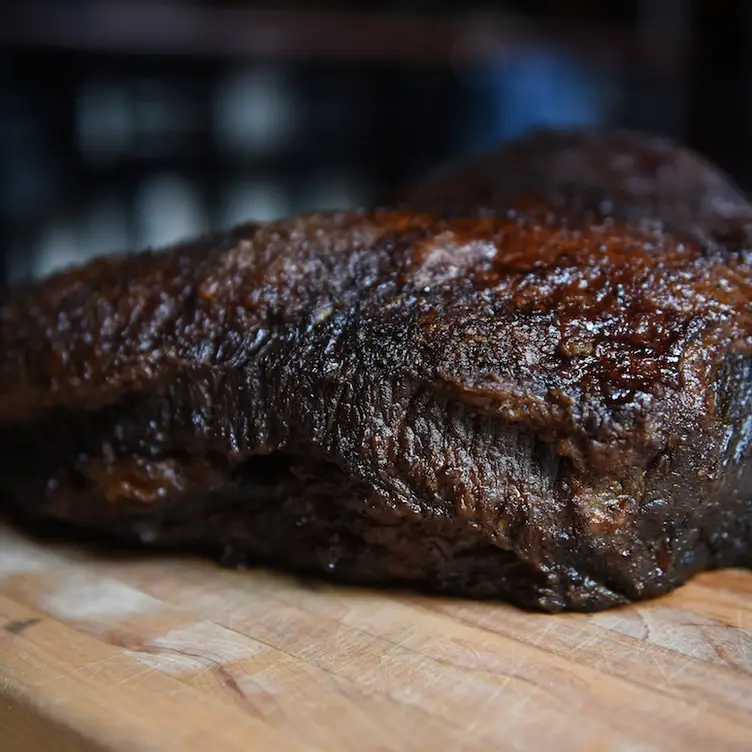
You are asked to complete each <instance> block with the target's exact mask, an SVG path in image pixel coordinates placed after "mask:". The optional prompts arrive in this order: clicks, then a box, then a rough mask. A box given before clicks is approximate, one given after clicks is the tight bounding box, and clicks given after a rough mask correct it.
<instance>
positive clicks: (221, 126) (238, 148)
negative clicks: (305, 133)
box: [214, 70, 297, 155]
mask: <svg viewBox="0 0 752 752" xmlns="http://www.w3.org/2000/svg"><path fill="white" fill-rule="evenodd" d="M214 118H215V130H216V137H217V139H218V143H219V146H220V147H221V148H223V149H226V150H227V151H230V152H239V153H241V154H246V155H254V154H264V153H270V152H276V151H278V150H279V149H281V148H282V147H284V146H285V145H286V144H287V143H288V142H289V140H290V139H291V137H292V136H293V135H294V132H295V126H296V118H297V102H296V98H295V91H294V89H293V88H292V86H291V84H290V82H289V81H288V79H287V77H286V76H285V75H284V74H283V73H281V72H278V71H272V70H251V71H244V72H241V73H238V74H234V75H231V76H229V77H228V78H227V79H226V80H225V81H224V82H223V83H222V84H221V85H220V86H219V87H218V90H217V95H216V100H215V102H214Z"/></svg>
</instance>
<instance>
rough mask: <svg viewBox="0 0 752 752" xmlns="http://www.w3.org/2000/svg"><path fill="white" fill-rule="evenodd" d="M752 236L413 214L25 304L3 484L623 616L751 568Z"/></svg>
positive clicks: (334, 566) (111, 270)
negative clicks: (718, 238)
mask: <svg viewBox="0 0 752 752" xmlns="http://www.w3.org/2000/svg"><path fill="white" fill-rule="evenodd" d="M751 281H752V269H751V268H750V265H749V263H748V259H747V258H746V257H745V254H744V253H741V252H732V251H730V250H725V249H723V248H718V247H715V246H714V247H704V246H702V245H700V244H698V243H695V242H694V241H691V240H686V239H685V240H682V239H680V238H675V237H673V236H671V235H668V234H664V233H663V232H661V231H658V230H649V229H636V228H633V227H629V226H627V225H623V224H618V223H617V224H609V225H591V226H582V227H579V228H573V227H569V226H568V225H567V223H566V222H564V221H560V220H559V219H557V218H556V217H555V216H549V217H548V221H547V222H545V223H541V222H540V221H539V220H537V219H536V220H535V221H528V220H526V219H525V218H524V217H517V218H516V219H507V218H490V217H489V218H471V219H452V220H449V219H447V220H440V219H436V218H433V217H431V216H428V215H422V214H416V213H410V212H402V213H401V212H389V211H382V212H371V213H363V212H360V213H350V214H330V215H312V216H307V217H302V218H297V219H292V220H288V221H282V222H277V223H271V224H266V225H247V226H243V227H239V228H237V229H235V230H234V231H232V232H228V233H227V234H225V235H220V236H215V237H211V238H206V239H204V240H202V241H199V242H195V243H188V244H185V245H181V246H177V247H174V248H170V249H166V250H164V251H161V252H157V253H142V254H137V255H133V256H125V257H120V258H108V259H102V260H98V261H95V262H92V263H91V264H89V265H87V266H84V267H82V268H79V269H74V270H72V271H69V272H66V273H63V274H60V275H57V276H54V277H51V278H49V279H47V280H43V281H41V282H38V283H35V284H31V285H28V286H25V287H23V288H17V289H14V290H11V291H9V292H7V293H6V295H5V298H4V300H3V302H2V308H1V309H0V343H1V344H2V351H1V354H0V442H1V444H2V446H1V447H0V449H1V450H2V452H1V453H0V456H1V457H2V460H1V461H2V468H1V470H2V473H1V475H0V477H1V478H2V481H1V482H2V494H3V496H2V499H3V502H4V503H5V504H6V505H9V506H12V507H14V508H15V509H16V510H17V511H21V512H22V513H23V514H24V515H26V516H28V517H29V518H31V519H44V518H46V519H55V520H60V521H65V522H68V523H72V524H74V525H77V526H79V527H81V528H88V529H90V530H95V531H100V532H102V533H106V534H108V535H116V536H119V537H121V538H123V539H126V540H133V541H142V542H146V543H159V544H163V545H168V546H189V547H200V548H203V549H205V550H207V551H210V552H212V553H215V554H217V555H221V554H222V553H223V552H224V554H225V555H228V554H229V555H231V556H235V555H237V556H247V557H248V558H250V559H251V560H259V561H263V562H270V563H274V564H279V565H283V566H285V567H289V568H294V569H297V570H306V571H320V572H328V573H330V574H332V575H333V576H335V577H338V578H340V579H343V580H349V581H356V582H378V583H388V582H399V583H409V584H413V585H416V586H420V587H427V588H429V589H431V590H434V591H440V592H449V593H455V594H463V595H470V596H477V597H489V596H491V597H503V598H507V599H510V600H512V601H514V602H516V603H519V604H522V605H526V606H533V607H538V608H542V609H546V610H552V611H555V610H560V609H567V608H569V609H583V610H592V609H598V608H605V607H609V606H612V605H615V604H618V603H624V602H627V601H630V600H635V599H639V598H644V597H650V596H655V595H658V594H660V593H664V592H666V591H668V590H670V589H671V588H673V587H675V586H677V585H678V584H680V583H682V582H684V581H685V580H686V579H687V578H688V577H690V576H691V575H692V574H693V573H695V572H697V571H700V570H702V569H705V568H708V567H714V566H721V565H733V564H746V563H748V562H749V560H750V549H751V546H750V544H751V543H752V503H751V501H750V500H751V499H752V493H751V492H752V475H751V471H750V469H749V466H750V463H749V458H750V451H752V450H751V449H750V439H751V437H752V391H751V390H750V386H751V384H750V381H751V380H752V368H751V366H750V359H749V353H750V348H749V346H750V334H751V333H752V326H751V323H752V319H751V318H750V313H751V312H752V309H751V308H750V290H751V289H752V288H750V282H751Z"/></svg>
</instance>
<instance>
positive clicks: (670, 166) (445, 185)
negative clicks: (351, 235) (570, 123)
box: [390, 129, 752, 246]
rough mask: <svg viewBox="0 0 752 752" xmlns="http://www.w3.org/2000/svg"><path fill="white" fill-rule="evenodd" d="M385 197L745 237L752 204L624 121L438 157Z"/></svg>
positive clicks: (702, 166)
mask: <svg viewBox="0 0 752 752" xmlns="http://www.w3.org/2000/svg"><path fill="white" fill-rule="evenodd" d="M390 203H396V204H399V205H402V206H403V207H406V208H411V209H415V210H417V211H428V212H431V213H439V214H445V215H446V214H454V215H463V214H477V213H478V210H479V209H481V210H485V211H491V212H494V211H495V212H501V213H506V212H507V211H508V210H510V209H511V210H513V211H515V212H517V211H520V210H522V211H524V212H525V213H527V214H528V215H537V216H540V217H544V216H545V215H546V214H547V213H553V214H554V215H559V216H561V215H563V214H564V215H567V216H568V217H569V218H570V219H575V220H580V221H584V222H586V223H590V222H593V221H600V220H601V219H603V218H607V217H609V218H615V219H617V220H625V221H629V222H632V223H635V224H653V225H655V224H656V223H657V224H658V226H663V227H664V228H665V229H669V230H672V231H680V232H685V233H691V234H693V235H695V237H696V238H698V239H700V240H701V241H708V240H710V241H716V242H720V243H722V244H724V245H726V246H729V245H744V244H752V242H751V240H752V208H750V205H749V203H748V202H747V198H746V196H745V195H744V194H743V192H742V190H741V189H740V188H739V187H738V186H737V185H736V184H735V183H734V181H733V180H732V179H731V178H730V177H729V176H728V175H726V174H725V173H724V172H723V171H721V170H719V169H718V168H717V167H715V166H714V165H712V164H710V163H709V162H707V161H706V160H705V159H703V158H702V157H701V156H700V155H699V154H697V153H695V152H694V151H692V150H691V149H687V148H685V147H683V146H681V145H680V144H678V143H676V142H674V141H673V140H671V139H669V138H666V137H663V136H658V135H653V134H643V133H636V132H632V131H619V130H617V131H605V132H604V131H598V130H592V131H589V130H572V131H567V130H563V131H562V130H549V129H540V130H536V131H533V132H531V133H529V134H527V135H525V136H523V137H521V138H519V139H515V140H513V141H510V142H508V143H507V144H504V145H502V146H500V147H497V148H495V149H493V150H490V151H486V152H483V153H481V154H477V155H473V156H470V157H466V158H464V159H461V160H458V161H456V162H454V163H452V164H448V165H445V166H442V167H440V168H438V169H437V170H436V171H434V172H432V173H430V174H428V175H427V176H425V177H424V178H422V179H419V180H417V181H415V182H414V183H413V184H411V185H409V186H406V187H405V188H403V189H402V190H401V191H400V192H399V194H398V195H397V196H396V197H394V200H393V201H391V202H390Z"/></svg>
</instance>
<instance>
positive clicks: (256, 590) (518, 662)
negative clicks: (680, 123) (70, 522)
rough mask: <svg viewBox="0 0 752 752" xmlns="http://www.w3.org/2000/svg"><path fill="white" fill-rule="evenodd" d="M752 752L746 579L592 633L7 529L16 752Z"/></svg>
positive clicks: (9, 681)
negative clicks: (48, 540) (98, 549)
mask: <svg viewBox="0 0 752 752" xmlns="http://www.w3.org/2000/svg"><path fill="white" fill-rule="evenodd" d="M434 748H436V749H451V750H468V751H470V750H487V749H494V750H497V749H498V750H507V749H508V750H541V749H556V750H578V751H579V750H592V751H593V752H595V751H596V750H598V751H600V750H608V751H609V752H611V751H612V750H613V751H617V750H618V751H621V750H623V751H624V752H627V750H629V751H630V752H632V751H634V750H640V751H641V752H644V751H645V750H695V749H696V750H708V749H713V750H752V574H750V573H747V572H741V571H734V570H731V571H726V572H718V573H713V574H709V575H703V576H701V577H699V578H697V579H696V580H695V581H694V582H693V583H691V584H690V585H688V586H687V587H685V588H683V589H681V590H680V591H677V592H676V593H673V594H671V595H670V596H668V597H666V598H663V599H661V600H658V601H655V602H652V603H648V604H641V605H639V606H632V607H628V608H623V609H618V610H614V611H609V612H605V613H601V614H595V615H572V614H569V615H562V616H548V615H540V614H528V613H524V612H521V611H518V610H516V609H514V608H511V607H508V606H505V605H501V604H490V603H476V602H471V601H458V600H449V599H440V598H428V597H423V596H417V595H411V594H406V593H399V594H395V593H385V592H376V591H363V590H358V589H346V588H336V587H331V586H317V587H316V588H312V587H311V586H308V585H305V584H302V583H300V582H298V581H296V580H294V579H292V578H287V577H284V576H282V575H275V574H272V573H268V572H264V571H253V572H234V571H229V570H226V569H221V568H219V567H217V566H215V565H213V564H211V563H210V562H202V561H197V560H192V559H178V558H163V557H145V558H125V559H124V558H116V557H111V556H108V557H103V556H101V555H100V556H96V555H94V554H92V553H87V552H86V551H83V550H80V549H76V548H73V547H70V546H63V545H56V546H50V545H49V544H47V545H42V544H40V543H38V542H36V541H33V540H30V539H28V538H26V537H24V536H22V535H21V534H19V533H17V532H15V531H12V530H10V529H7V528H4V527H0V749H2V750H7V751H8V752H22V751H23V752H35V751H36V750H40V752H41V751H42V750H44V751H45V752H47V750H51V749H54V750H61V751H62V752H68V751H69V750H70V751H71V752H72V751H73V750H77V751H78V750H83V751H84V752H95V751H96V752H102V751H103V750H107V751H117V752H121V751H122V752H124V751H125V750H138V751H139V752H140V751H141V750H145V751H149V750H155V751H156V750H160V752H161V751H163V750H166V751H167V752H170V751H172V750H175V752H177V751H178V750H180V751H181V752H184V751H187V752H192V751H193V750H196V752H199V751H201V752H203V750H206V749H217V750H230V751H231V752H232V751H233V750H249V749H254V750H273V751H274V752H277V750H280V749H284V750H306V749H307V750H335V751H339V750H359V751H360V750H364V751H370V750H373V751H374V752H375V751H376V750H380V751H384V750H400V752H401V751H402V750H416V751H417V750H428V749H434Z"/></svg>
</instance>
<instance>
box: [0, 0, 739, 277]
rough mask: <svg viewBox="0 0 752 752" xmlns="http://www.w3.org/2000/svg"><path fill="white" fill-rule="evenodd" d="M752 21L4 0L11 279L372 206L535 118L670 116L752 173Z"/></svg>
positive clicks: (551, 8) (2, 161) (594, 5)
mask: <svg viewBox="0 0 752 752" xmlns="http://www.w3.org/2000/svg"><path fill="white" fill-rule="evenodd" d="M751 32H752V2H744V1H743V0H738V1H736V2H733V1H731V0H728V1H727V0H710V1H705V2H689V1H687V2H684V1H682V0H639V1H636V2H616V1H612V2H607V3H605V2H595V1H590V0H556V2H554V1H551V2H545V1H544V0H534V1H533V0H526V1H525V2H477V1H476V0H465V1H464V2H461V3H458V2H451V3H449V2H443V3H442V2H421V1H420V0H403V1H402V2H397V1H396V0H393V1H392V2H359V3H356V2H314V1H313V0H311V1H310V2H307V3H304V4H303V3H292V2H277V3H268V2H267V3H259V2H251V0H246V1H245V2H243V1H242V0H233V1H232V2H231V1H230V0H228V1H227V2H214V3H209V2H198V1H197V0H190V1H189V0H160V2H154V1H150V0H137V1H136V0H134V1H132V2H125V1H121V2H109V1H108V0H48V1H47V2H40V1H38V0H20V2H19V1H18V0H9V2H8V3H6V5H5V6H4V9H3V10H0V75H2V87H1V89H0V220H1V221H2V231H1V236H0V241H1V246H0V249H1V251H2V254H1V255H0V258H1V259H2V275H3V277H4V278H5V279H6V280H17V279H21V278H24V277H27V276H29V275H34V274H41V273H45V272H48V271H50V270H52V269H54V268H57V267H60V266H64V265H67V264H70V263H73V262H77V261H81V260H84V259H86V258H88V257H90V256H91V255H93V254H98V253H102V252H109V251H115V250H123V249H127V248H142V247H146V246H152V245H161V244H164V243H169V242H172V241H174V240H176V239H179V238H181V237H185V236H187V235H192V234H196V233H199V232H203V231H205V230H208V229H215V228H221V227H224V226H228V225H231V224H233V223H236V222H239V221H241V220H245V219H250V218H258V219H268V218H274V217H279V216H284V215H288V214H291V213H296V212H302V211H309V210H313V209H320V208H321V209H326V208H340V207H342V208H345V207H353V206H357V205H362V204H367V203H368V202H369V201H373V200H375V198H376V197H378V196H380V195H383V194H384V192H385V191H388V190H389V189H390V188H391V187H393V186H394V185H396V184H397V183H398V182H400V181H402V180H404V179H406V178H409V177H411V176H414V175H416V174H417V173H420V172H421V171H422V170H425V169H427V168H429V167H431V166H432V165H434V164H436V163H437V162H439V161H441V160H443V159H447V158H450V157H452V156H457V155H459V154H462V153H465V152H469V151H473V150H477V149H480V148H483V147H485V146H487V145H489V144H490V143H494V142H499V141H502V140H504V139H508V138H512V137H514V136H516V135H518V134H520V133H521V132H523V131H525V130H526V129H528V128H529V127H531V126H535V125H540V124H552V125H562V126H571V125H577V124H589V125H598V124H601V125H620V126H626V127H636V128H642V129H648V130H653V131H659V132H663V133H665V134H668V135H671V136H674V137H676V138H679V139H681V140H683V141H685V142H687V143H688V144H690V145H691V146H693V147H695V148H697V149H699V150H701V151H703V152H704V153H706V154H707V155H708V156H710V157H711V158H713V159H715V160H716V161H717V162H719V163H720V164H721V165H722V166H723V167H725V168H726V169H727V170H729V171H730V172H731V173H732V175H733V176H734V177H735V178H736V179H737V180H738V181H739V182H740V183H741V184H742V185H743V186H744V187H746V188H752V159H751V158H750V155H752V148H750V147H752V108H751V106H752V98H751V97H750V96H749V93H748V92H750V91H752V89H750V86H752V46H750V45H749V38H750V33H751ZM747 49H749V50H750V51H749V52H747Z"/></svg>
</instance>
